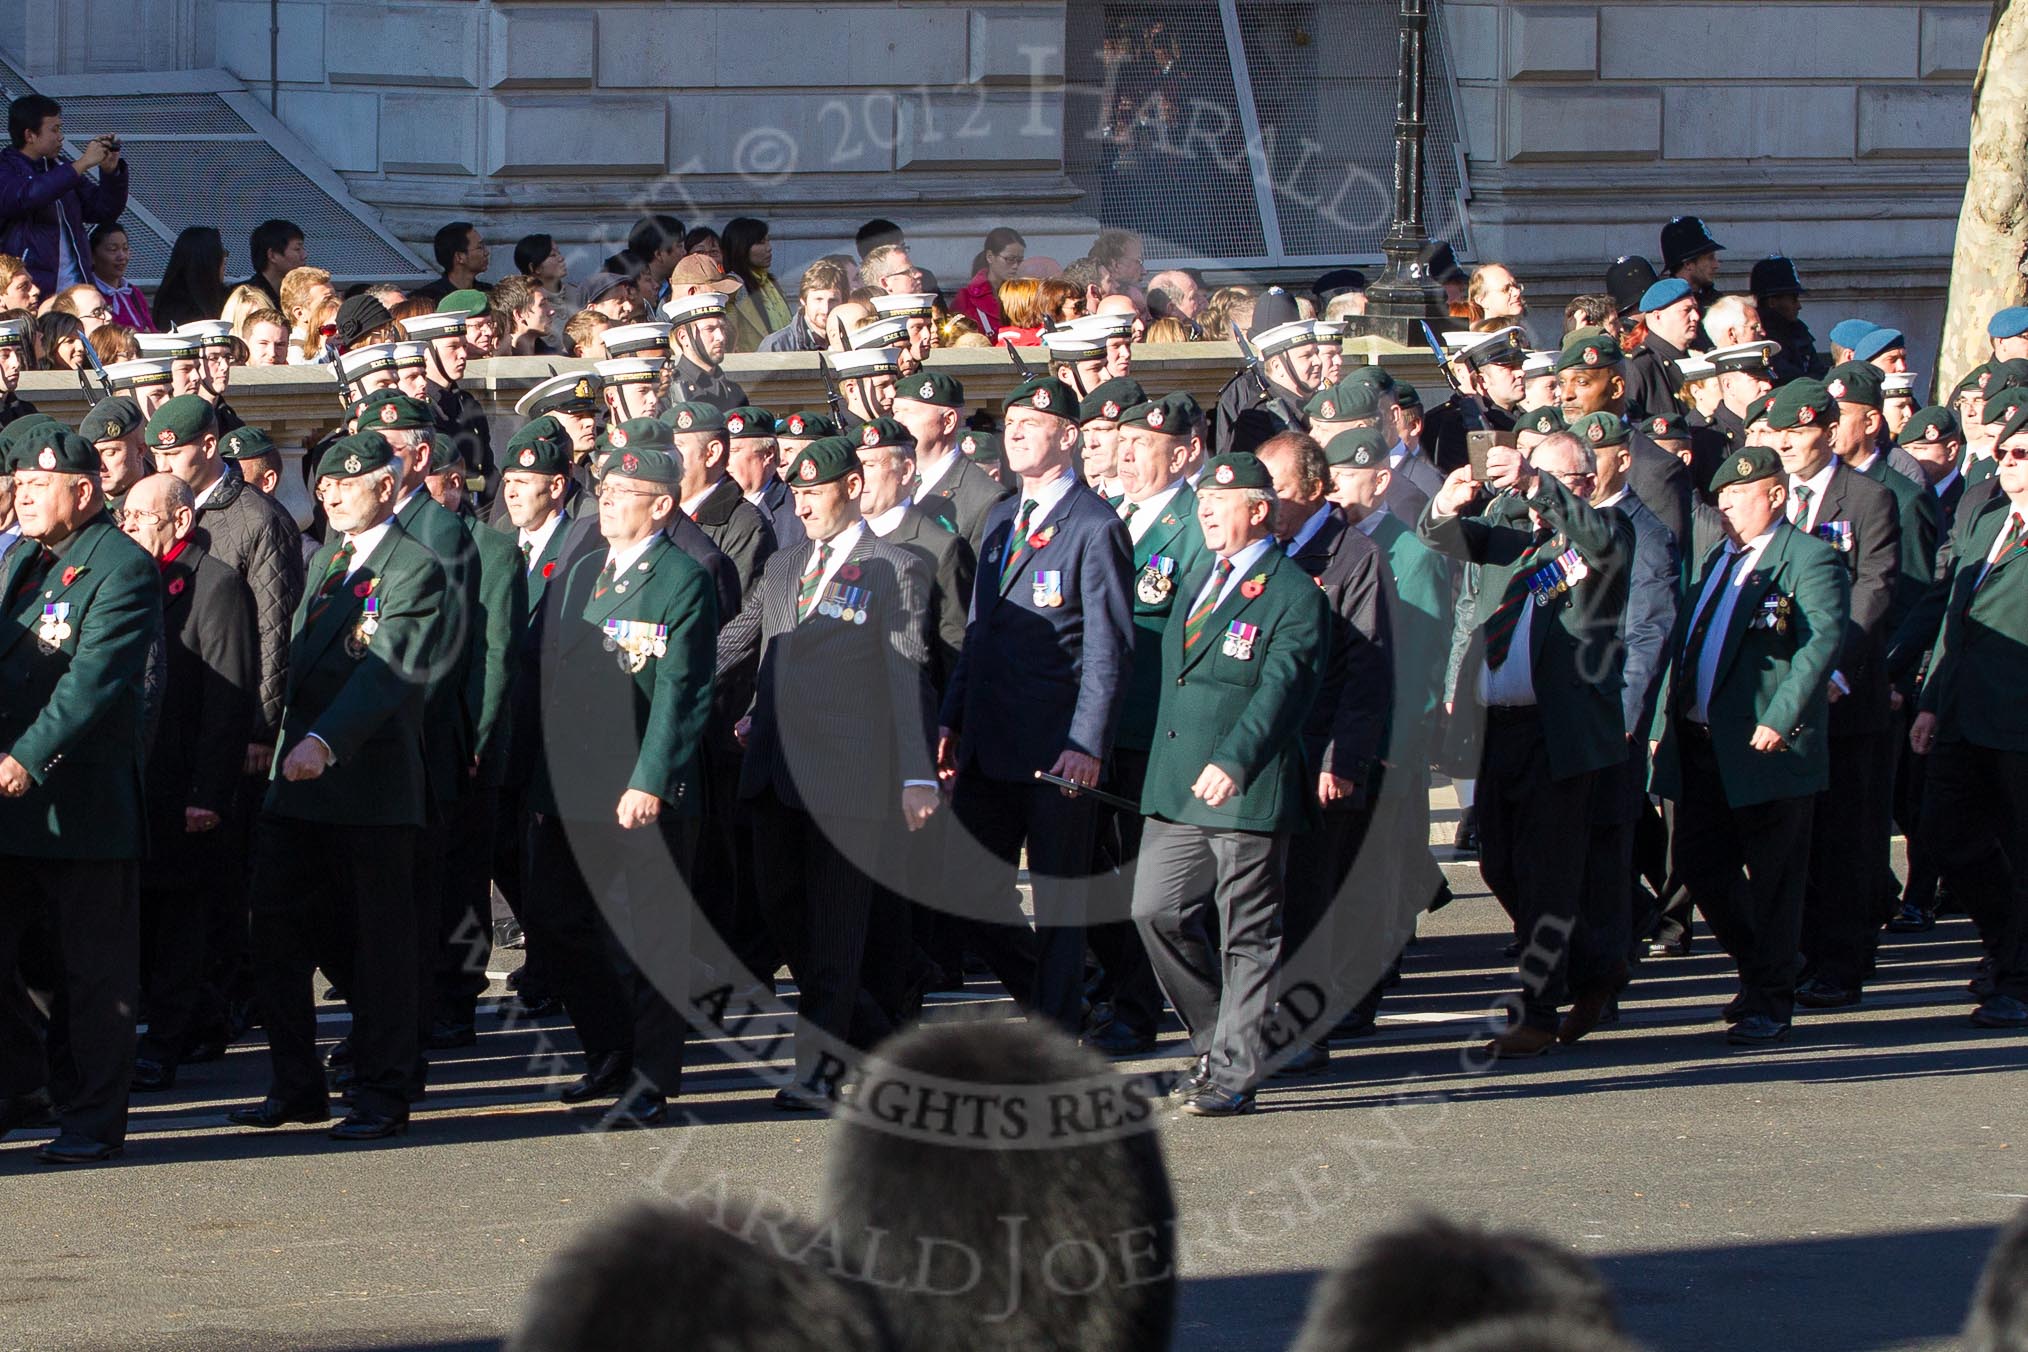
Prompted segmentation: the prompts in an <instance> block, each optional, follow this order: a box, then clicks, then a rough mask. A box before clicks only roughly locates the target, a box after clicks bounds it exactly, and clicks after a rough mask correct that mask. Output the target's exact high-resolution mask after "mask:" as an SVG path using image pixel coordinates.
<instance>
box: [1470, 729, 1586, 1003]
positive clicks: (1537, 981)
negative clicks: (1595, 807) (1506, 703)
mask: <svg viewBox="0 0 2028 1352" xmlns="http://www.w3.org/2000/svg"><path fill="white" fill-rule="evenodd" d="M1594 778H1595V776H1594V775H1593V774H1591V773H1590V772H1587V773H1584V774H1579V775H1571V776H1569V777H1567V778H1564V779H1556V778H1554V777H1552V776H1551V774H1550V772H1549V744H1548V742H1547V741H1546V740H1545V739H1544V737H1543V732H1542V718H1541V713H1540V711H1539V710H1537V709H1535V708H1532V707H1530V708H1521V709H1505V708H1491V709H1488V710H1486V739H1485V755H1484V758H1483V760H1482V762H1481V764H1480V766H1479V776H1478V787H1477V789H1476V791H1475V793H1474V796H1473V800H1472V801H1473V804H1474V806H1476V807H1477V809H1478V813H1479V871H1480V872H1481V873H1482V874H1483V875H1484V876H1485V879H1486V886H1487V887H1489V888H1491V889H1492V891H1493V895H1494V896H1496V897H1498V898H1499V899H1500V900H1501V901H1502V902H1503V903H1504V904H1505V905H1506V906H1507V909H1508V912H1509V913H1510V914H1511V915H1513V917H1514V934H1515V937H1516V938H1518V939H1519V940H1520V941H1521V950H1522V951H1521V964H1520V971H1519V976H1520V981H1521V1005H1522V1018H1523V1022H1525V1023H1526V1024H1527V1025H1528V1026H1530V1027H1534V1028H1545V1029H1553V1028H1555V1027H1556V1025H1557V1020H1558V1011H1559V1010H1560V1009H1561V1008H1562V1006H1563V1005H1564V1004H1565V1003H1567V1002H1568V999H1569V994H1568V983H1569V967H1570V935H1571V931H1572V930H1574V929H1575V928H1576V927H1577V917H1578V909H1579V902H1580V898H1581V897H1582V895H1583V887H1584V869H1585V856H1586V851H1585V848H1584V842H1585V841H1586V840H1588V839H1589V833H1590V831H1591V811H1592V780H1593V779H1594Z"/></svg>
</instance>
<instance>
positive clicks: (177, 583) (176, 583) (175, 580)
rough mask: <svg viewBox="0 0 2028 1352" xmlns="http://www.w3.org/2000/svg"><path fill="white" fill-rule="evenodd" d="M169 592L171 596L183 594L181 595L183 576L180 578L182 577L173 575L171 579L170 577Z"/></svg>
mask: <svg viewBox="0 0 2028 1352" xmlns="http://www.w3.org/2000/svg"><path fill="white" fill-rule="evenodd" d="M169 594H170V595H171V596H181V595H183V579H182V578H180V577H172V578H170V579H169Z"/></svg>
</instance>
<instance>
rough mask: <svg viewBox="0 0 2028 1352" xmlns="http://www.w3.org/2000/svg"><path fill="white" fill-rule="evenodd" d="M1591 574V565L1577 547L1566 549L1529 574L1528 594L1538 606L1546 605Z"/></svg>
mask: <svg viewBox="0 0 2028 1352" xmlns="http://www.w3.org/2000/svg"><path fill="white" fill-rule="evenodd" d="M1590 576H1591V565H1590V564H1588V563H1586V562H1585V561H1584V558H1583V556H1582V555H1580V554H1579V553H1578V552H1577V550H1575V549H1566V550H1564V551H1563V552H1562V553H1561V554H1559V555H1557V556H1556V558H1555V560H1554V561H1552V562H1550V563H1547V564H1544V565H1543V566H1542V567H1540V568H1537V569H1536V570H1535V571H1534V572H1532V573H1530V574H1529V575H1528V582H1527V586H1528V594H1529V597H1530V599H1532V600H1533V601H1534V602H1535V604H1536V605H1538V606H1546V605H1548V604H1549V603H1550V602H1551V601H1553V600H1555V599H1556V598H1557V597H1559V596H1561V595H1562V594H1563V593H1565V592H1567V591H1569V590H1570V589H1571V588H1572V587H1575V586H1576V585H1577V584H1578V583H1580V582H1582V581H1584V580H1585V579H1586V578H1588V577H1590Z"/></svg>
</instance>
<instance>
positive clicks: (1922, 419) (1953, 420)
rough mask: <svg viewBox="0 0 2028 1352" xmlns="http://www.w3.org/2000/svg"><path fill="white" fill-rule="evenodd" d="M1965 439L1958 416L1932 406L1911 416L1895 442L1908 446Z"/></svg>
mask: <svg viewBox="0 0 2028 1352" xmlns="http://www.w3.org/2000/svg"><path fill="white" fill-rule="evenodd" d="M1963 438H1964V429H1963V428H1962V427H1960V426H1959V425H1958V415H1957V414H1955V413H1953V412H1951V411H1950V410H1949V409H1947V408H1942V407H1939V406H1937V405H1934V404H1932V405H1931V406H1930V407H1928V408H1919V409H1917V410H1916V411H1915V412H1914V413H1913V414H1911V415H1910V416H1909V419H1908V421H1907V422H1905V423H1903V424H1902V426H1901V435H1900V436H1898V437H1896V438H1895V442H1896V444H1898V445H1902V446H1908V445H1912V444H1914V443H1915V442H1918V441H1959V440H1962V439H1963Z"/></svg>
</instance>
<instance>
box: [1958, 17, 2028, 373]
mask: <svg viewBox="0 0 2028 1352" xmlns="http://www.w3.org/2000/svg"><path fill="white" fill-rule="evenodd" d="M2024 267H2028V4H2016V3H2014V0H1993V17H1992V19H1991V21H1990V22H1989V23H1988V24H1987V27H1986V48H1985V51H1984V52H1983V53H1981V55H1980V57H1979V74H1978V78H1977V79H1975V80H1974V81H1973V82H1972V146H1971V173H1970V176H1969V177H1968V178H1967V179H1966V180H1965V204H1964V206H1963V207H1962V208H1961V209H1960V210H1959V212H1958V238H1957V247H1956V250H1955V251H1954V253H1953V255H1952V258H1951V290H1950V304H1949V307H1948V308H1947V309H1946V311H1945V314H1944V333H1943V345H1942V347H1941V349H1940V350H1939V351H1938V353H1937V370H1936V397H1937V398H1938V399H1939V400H1941V399H1944V398H1946V397H1948V396H1949V394H1950V391H1951V387H1952V386H1953V385H1954V384H1956V383H1957V381H1958V380H1960V379H1962V378H1963V376H1964V373H1965V372H1966V371H1968V370H1970V369H1971V368H1972V367H1974V366H1977V365H1978V364H1979V363H1980V362H1982V361H1985V360H1986V359H1987V358H1988V357H1989V356H1991V354H1992V349H1991V346H1990V344H1989V343H1988V342H1987V339H1986V321H1987V320H1988V319H1990V318H1992V315H1993V311H1995V310H1998V309H2001V308H2002V307H2004V306H2008V305H2019V304H2021V303H2022V302H2023V301H2024V300H2028V273H2024V271H2023V269H2024Z"/></svg>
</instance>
